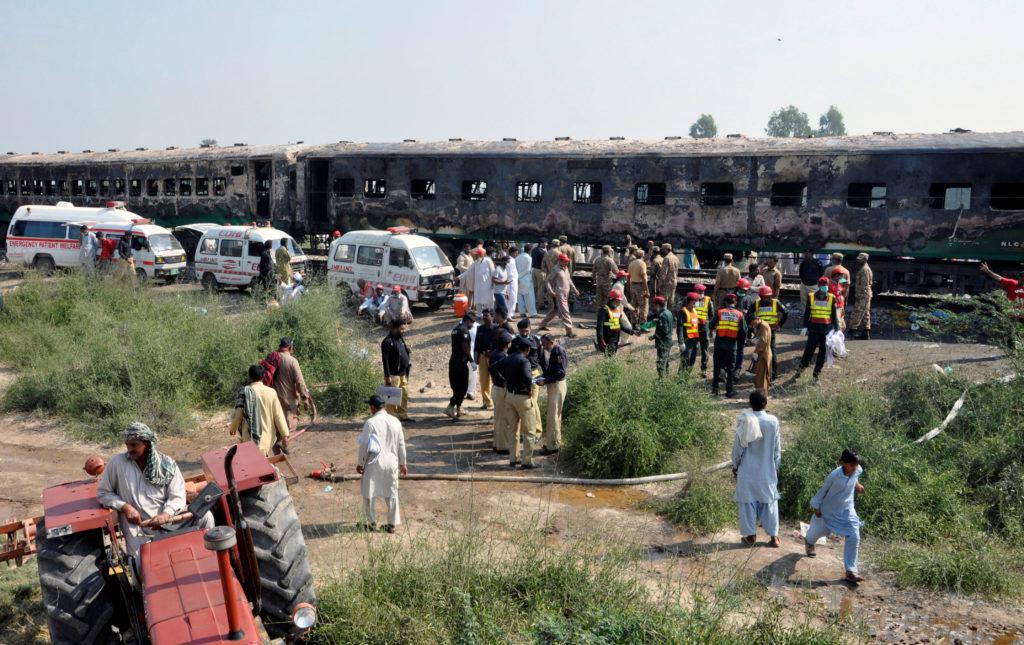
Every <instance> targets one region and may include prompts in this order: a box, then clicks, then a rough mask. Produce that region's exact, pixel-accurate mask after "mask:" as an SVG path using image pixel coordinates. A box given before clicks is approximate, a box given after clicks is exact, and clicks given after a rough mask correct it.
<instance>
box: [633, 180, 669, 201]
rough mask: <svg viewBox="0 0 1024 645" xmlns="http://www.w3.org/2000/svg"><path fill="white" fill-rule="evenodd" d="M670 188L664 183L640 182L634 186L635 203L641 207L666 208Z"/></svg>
mask: <svg viewBox="0 0 1024 645" xmlns="http://www.w3.org/2000/svg"><path fill="white" fill-rule="evenodd" d="M667 193H668V187H667V186H666V184H665V182H663V181H638V182H636V183H635V184H634V185H633V203H634V204H639V205H640V206H664V205H665V196H666V194H667Z"/></svg>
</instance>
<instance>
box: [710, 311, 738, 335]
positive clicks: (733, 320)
mask: <svg viewBox="0 0 1024 645" xmlns="http://www.w3.org/2000/svg"><path fill="white" fill-rule="evenodd" d="M741 320H743V314H741V313H740V312H739V310H737V309H724V308H723V309H719V310H718V326H717V327H716V328H715V335H717V336H718V337H720V338H739V335H740V321H741Z"/></svg>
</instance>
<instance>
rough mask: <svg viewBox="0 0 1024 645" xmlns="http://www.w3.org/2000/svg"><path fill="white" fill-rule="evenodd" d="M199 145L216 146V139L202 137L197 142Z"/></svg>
mask: <svg viewBox="0 0 1024 645" xmlns="http://www.w3.org/2000/svg"><path fill="white" fill-rule="evenodd" d="M199 145H200V146H201V147H203V148H216V147H217V140H216V139H203V140H202V141H200V142H199Z"/></svg>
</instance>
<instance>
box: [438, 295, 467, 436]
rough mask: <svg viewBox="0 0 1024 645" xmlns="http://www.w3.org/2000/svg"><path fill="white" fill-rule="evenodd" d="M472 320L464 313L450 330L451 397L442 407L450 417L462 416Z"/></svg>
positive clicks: (449, 381) (449, 373) (449, 369)
mask: <svg viewBox="0 0 1024 645" xmlns="http://www.w3.org/2000/svg"><path fill="white" fill-rule="evenodd" d="M473 322H474V319H473V315H472V314H466V315H465V316H463V317H462V321H461V322H460V323H459V324H458V325H456V326H455V329H453V330H452V355H451V358H449V359H448V384H449V385H451V388H452V398H450V399H448V407H447V408H445V409H444V413H445V414H446V415H447V416H449V417H450V418H452V419H457V418H459V417H460V416H462V401H463V400H464V399H465V398H466V390H468V389H469V363H470V361H472V360H473V355H472V353H471V352H470V349H469V329H470V327H472V326H473Z"/></svg>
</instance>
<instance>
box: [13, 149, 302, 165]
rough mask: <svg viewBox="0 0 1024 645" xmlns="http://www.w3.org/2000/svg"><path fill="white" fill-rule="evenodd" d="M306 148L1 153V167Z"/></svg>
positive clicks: (288, 153) (213, 157)
mask: <svg viewBox="0 0 1024 645" xmlns="http://www.w3.org/2000/svg"><path fill="white" fill-rule="evenodd" d="M304 147H309V146H302V145H297V144H288V145H265V146H248V145H245V146H221V147H216V148H214V147H210V148H174V149H173V150H118V151H113V152H111V151H105V152H100V151H97V152H67V153H61V154H57V153H47V154H24V153H19V154H13V155H12V154H7V155H0V166H2V165H4V164H12V165H60V166H74V165H87V164H98V163H174V162H184V161H200V162H201V161H230V160H232V159H240V160H245V159H252V158H254V157H269V158H277V157H282V158H285V159H286V160H289V161H294V159H295V155H296V153H297V152H298V151H299V150H301V149H302V148H304Z"/></svg>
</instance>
